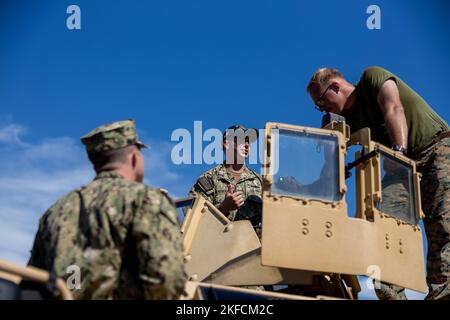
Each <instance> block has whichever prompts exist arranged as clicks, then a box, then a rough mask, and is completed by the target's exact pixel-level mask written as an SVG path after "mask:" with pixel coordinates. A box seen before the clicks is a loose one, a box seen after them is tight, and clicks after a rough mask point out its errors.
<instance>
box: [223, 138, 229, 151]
mask: <svg viewBox="0 0 450 320" xmlns="http://www.w3.org/2000/svg"><path fill="white" fill-rule="evenodd" d="M228 146H229V145H228V140H227V139H223V143H222V148H223V150H228Z"/></svg>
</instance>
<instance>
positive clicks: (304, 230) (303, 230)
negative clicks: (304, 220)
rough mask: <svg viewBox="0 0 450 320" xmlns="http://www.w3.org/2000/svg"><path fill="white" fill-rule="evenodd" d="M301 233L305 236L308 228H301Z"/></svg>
mask: <svg viewBox="0 0 450 320" xmlns="http://www.w3.org/2000/svg"><path fill="white" fill-rule="evenodd" d="M302 233H303V234H304V235H305V236H306V235H307V234H308V233H309V230H308V228H303V229H302Z"/></svg>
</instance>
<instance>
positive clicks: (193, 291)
mask: <svg viewBox="0 0 450 320" xmlns="http://www.w3.org/2000/svg"><path fill="white" fill-rule="evenodd" d="M200 288H214V289H222V290H227V291H228V292H231V293H247V294H254V295H264V296H265V297H266V298H269V299H273V300H343V299H339V298H335V297H329V296H323V295H318V296H316V297H306V296H300V295H293V294H286V293H277V292H271V291H261V290H254V289H246V288H236V287H229V286H223V285H219V284H211V283H202V282H195V281H188V282H187V283H186V287H185V292H186V293H187V295H186V296H184V297H182V299H186V300H187V299H189V300H204V299H205V298H206V297H203V295H202V293H201V291H200V290H199V289H200Z"/></svg>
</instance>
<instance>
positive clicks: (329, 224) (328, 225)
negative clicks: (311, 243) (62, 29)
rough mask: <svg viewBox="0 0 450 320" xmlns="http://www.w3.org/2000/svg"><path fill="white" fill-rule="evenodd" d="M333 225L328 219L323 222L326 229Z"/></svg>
mask: <svg viewBox="0 0 450 320" xmlns="http://www.w3.org/2000/svg"><path fill="white" fill-rule="evenodd" d="M332 226H333V224H332V223H331V222H330V221H327V222H326V223H325V227H327V228H328V229H330V228H331V227H332Z"/></svg>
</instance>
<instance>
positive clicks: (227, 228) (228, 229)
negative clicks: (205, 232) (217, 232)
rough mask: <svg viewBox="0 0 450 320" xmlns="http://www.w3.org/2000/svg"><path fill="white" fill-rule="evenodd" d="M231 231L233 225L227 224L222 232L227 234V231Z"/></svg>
mask: <svg viewBox="0 0 450 320" xmlns="http://www.w3.org/2000/svg"><path fill="white" fill-rule="evenodd" d="M231 229H233V224H232V223H230V224H227V225H226V226H225V229H224V230H223V232H228V231H230V230H231Z"/></svg>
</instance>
